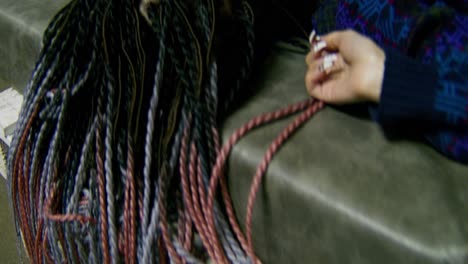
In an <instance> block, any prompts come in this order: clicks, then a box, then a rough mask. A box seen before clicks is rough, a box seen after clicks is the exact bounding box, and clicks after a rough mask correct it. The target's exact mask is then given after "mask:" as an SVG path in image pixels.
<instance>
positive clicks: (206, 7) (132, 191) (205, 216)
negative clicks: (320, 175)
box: [7, 0, 322, 264]
mask: <svg viewBox="0 0 468 264" xmlns="http://www.w3.org/2000/svg"><path fill="white" fill-rule="evenodd" d="M254 36H255V34H254V13H253V11H252V8H251V6H250V5H249V3H248V2H247V1H246V0H238V1H232V2H230V1H216V0H193V1H182V0H176V1H168V0H143V1H141V2H140V0H73V1H71V2H70V3H69V4H68V5H67V6H65V7H64V8H63V9H62V10H60V11H59V12H58V13H57V15H56V16H55V17H54V18H53V19H52V21H51V22H50V24H49V27H48V28H47V29H46V31H45V33H44V40H43V49H42V51H41V54H40V57H39V60H38V62H37V64H36V67H35V69H34V72H33V74H32V76H31V80H30V82H29V84H28V87H27V88H26V94H25V100H24V103H23V106H22V109H21V113H20V117H19V120H18V123H17V127H16V131H15V134H14V137H13V140H12V145H11V148H10V151H9V154H8V164H7V166H8V178H9V181H8V183H9V188H10V195H11V200H12V206H13V210H14V214H15V218H16V223H17V227H18V228H19V234H20V235H21V236H22V237H23V240H24V244H25V247H26V251H27V253H28V255H29V257H30V259H31V261H33V262H34V263H43V262H48V263H49V262H67V263H81V262H87V263H98V262H104V263H106V264H107V263H121V262H124V263H137V262H138V263H167V262H171V263H172V262H175V263H201V262H206V261H208V260H209V259H211V260H212V261H213V262H215V263H259V262H260V261H259V259H258V258H257V256H256V255H255V252H254V249H253V242H252V236H251V217H252V210H253V202H254V200H255V193H256V190H257V189H258V186H259V184H260V181H261V177H262V175H263V174H264V172H265V170H266V167H267V165H268V163H269V161H270V160H271V158H272V156H273V154H274V153H275V152H276V151H277V149H278V148H279V146H280V145H281V143H282V142H283V141H284V140H285V139H286V138H287V137H289V135H291V134H292V133H293V132H294V131H295V129H297V128H298V127H299V126H300V124H302V123H303V122H304V121H305V120H307V119H308V118H310V117H311V116H312V115H313V114H314V113H315V111H317V110H318V109H319V108H321V107H322V104H321V103H317V102H315V101H314V100H312V99H310V100H307V101H306V102H303V103H300V104H298V105H295V106H292V107H288V108H287V109H283V110H280V111H278V112H275V113H271V114H267V115H263V116H260V117H258V118H255V119H253V120H252V121H250V122H249V123H247V124H246V126H244V127H242V128H241V129H240V130H238V131H237V132H236V133H235V134H234V135H233V136H232V137H231V138H230V139H229V140H228V142H227V143H226V145H225V146H223V147H222V146H221V143H220V137H219V132H218V123H219V121H220V118H222V116H223V115H224V114H225V113H226V109H227V108H226V106H229V105H231V104H232V102H233V100H234V99H235V97H236V96H237V94H239V93H242V91H241V89H243V87H244V85H243V84H244V83H245V81H246V80H247V79H248V76H249V73H250V72H251V69H252V64H253V59H254V54H253V52H254ZM299 111H304V112H303V113H302V114H301V115H300V116H299V117H298V118H297V119H296V120H295V121H294V122H293V123H292V124H291V125H290V126H288V127H287V128H286V129H285V130H284V131H283V132H282V133H281V134H280V135H279V138H278V139H277V141H275V142H274V143H273V144H272V146H271V147H270V149H269V151H268V152H267V154H266V156H265V159H264V161H263V162H262V164H261V166H260V167H259V169H258V171H257V174H256V176H255V178H254V182H253V185H252V189H251V192H250V196H249V199H248V201H249V204H248V211H247V218H246V222H245V223H246V224H245V226H246V230H247V234H246V236H244V234H243V232H242V230H241V229H240V227H239V225H238V223H237V220H236V218H235V214H234V209H233V206H232V204H231V200H230V196H229V192H228V189H227V183H226V180H225V179H224V177H222V174H223V172H222V170H223V164H224V162H225V160H226V158H227V155H228V153H229V151H230V149H231V148H232V146H233V144H235V142H237V141H238V140H239V139H240V138H241V137H242V136H243V135H245V134H246V133H247V132H248V131H250V130H251V129H253V128H255V127H257V126H260V125H262V124H264V123H267V122H271V121H272V120H274V119H278V118H282V117H284V116H286V115H290V114H293V113H296V112H299ZM218 184H219V186H220V188H219V189H220V191H221V196H220V197H219V198H220V199H215V197H216V193H217V189H218Z"/></svg>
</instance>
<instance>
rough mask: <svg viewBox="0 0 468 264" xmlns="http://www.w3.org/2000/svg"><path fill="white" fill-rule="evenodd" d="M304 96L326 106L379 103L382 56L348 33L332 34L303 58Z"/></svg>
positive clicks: (369, 43) (366, 41) (371, 45)
mask: <svg viewBox="0 0 468 264" xmlns="http://www.w3.org/2000/svg"><path fill="white" fill-rule="evenodd" d="M306 63H307V65H308V70H307V73H306V77H305V83H306V87H307V91H308V93H309V94H310V95H311V96H313V97H315V98H317V99H319V100H322V101H324V102H326V103H331V104H347V103H357V102H363V101H372V102H379V98H380V93H381V90H382V81H383V74H384V65H385V64H384V63H385V53H384V51H383V50H382V49H381V48H380V47H379V46H378V45H377V44H375V43H374V42H373V41H372V40H371V39H369V38H367V37H365V36H363V35H361V34H359V33H357V32H355V31H352V30H345V31H335V32H332V33H330V34H327V35H325V36H322V37H321V40H320V41H318V42H315V43H313V44H312V50H311V51H310V52H309V54H308V55H307V57H306Z"/></svg>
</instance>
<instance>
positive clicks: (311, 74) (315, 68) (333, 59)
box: [307, 53, 346, 83]
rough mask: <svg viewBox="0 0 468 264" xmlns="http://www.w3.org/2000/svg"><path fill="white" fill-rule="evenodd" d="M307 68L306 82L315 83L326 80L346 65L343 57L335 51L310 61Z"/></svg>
mask: <svg viewBox="0 0 468 264" xmlns="http://www.w3.org/2000/svg"><path fill="white" fill-rule="evenodd" d="M308 65H309V68H308V72H307V74H308V79H307V81H308V82H312V83H317V82H319V81H324V80H326V79H327V78H328V77H329V76H330V75H333V74H335V73H338V72H340V71H341V70H343V69H344V67H346V64H345V63H344V60H343V58H342V57H341V56H340V55H339V54H336V53H331V54H327V55H325V56H324V57H322V58H320V59H317V60H314V61H312V62H311V63H310V64H308Z"/></svg>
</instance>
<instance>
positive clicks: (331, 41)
mask: <svg viewBox="0 0 468 264" xmlns="http://www.w3.org/2000/svg"><path fill="white" fill-rule="evenodd" d="M352 32H353V31H352V30H338V31H333V32H331V33H328V34H326V35H323V36H322V39H323V40H324V41H325V42H326V43H327V49H328V50H335V51H338V50H340V48H341V47H342V44H343V39H344V38H346V37H347V36H348V35H349V34H353V33H352Z"/></svg>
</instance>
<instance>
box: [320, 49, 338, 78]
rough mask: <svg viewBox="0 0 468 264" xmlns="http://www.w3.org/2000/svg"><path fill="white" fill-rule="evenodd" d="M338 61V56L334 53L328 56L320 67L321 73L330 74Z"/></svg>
mask: <svg viewBox="0 0 468 264" xmlns="http://www.w3.org/2000/svg"><path fill="white" fill-rule="evenodd" d="M337 59H338V56H336V54H334V53H332V54H327V55H326V56H325V57H324V58H323V62H322V63H321V64H320V66H319V72H325V73H326V74H328V73H329V70H330V68H331V67H333V65H334V64H335V62H336V60H337Z"/></svg>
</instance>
